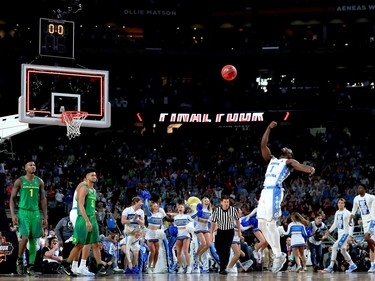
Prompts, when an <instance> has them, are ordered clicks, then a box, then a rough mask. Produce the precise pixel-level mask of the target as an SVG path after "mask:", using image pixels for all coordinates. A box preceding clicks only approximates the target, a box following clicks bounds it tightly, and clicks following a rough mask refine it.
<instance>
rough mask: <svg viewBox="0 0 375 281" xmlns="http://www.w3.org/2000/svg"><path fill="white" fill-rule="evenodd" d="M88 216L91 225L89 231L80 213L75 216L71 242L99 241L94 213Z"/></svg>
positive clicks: (86, 243)
mask: <svg viewBox="0 0 375 281" xmlns="http://www.w3.org/2000/svg"><path fill="white" fill-rule="evenodd" d="M88 218H89V220H90V222H91V225H92V231H91V232H89V231H88V230H87V228H86V222H85V220H84V218H83V217H82V216H81V215H79V216H78V217H77V221H76V224H75V226H74V233H73V244H79V245H88V244H94V243H97V242H99V240H100V239H99V226H98V221H97V220H96V217H95V215H91V216H88Z"/></svg>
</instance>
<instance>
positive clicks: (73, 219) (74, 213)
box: [69, 208, 78, 227]
mask: <svg viewBox="0 0 375 281" xmlns="http://www.w3.org/2000/svg"><path fill="white" fill-rule="evenodd" d="M77 217H78V213H77V208H72V209H71V210H70V212H69V218H70V221H71V222H72V224H73V227H75V225H76V220H77Z"/></svg>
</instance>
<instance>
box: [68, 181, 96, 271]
mask: <svg viewBox="0 0 375 281" xmlns="http://www.w3.org/2000/svg"><path fill="white" fill-rule="evenodd" d="M77 190H78V187H77V188H76V190H75V191H74V195H73V204H72V209H71V210H70V212H69V218H70V221H71V222H72V224H73V228H74V226H75V224H76V221H77V217H78V211H77V209H78V201H77ZM90 249H91V245H90V244H88V245H84V246H83V248H82V251H80V252H78V254H77V256H76V257H75V258H74V260H73V263H72V272H73V273H74V274H80V275H83V276H94V275H95V273H93V272H91V271H89V270H88V269H87V266H86V262H87V259H88V257H89V254H90ZM81 253H82V254H81ZM80 255H81V263H80V265H79V267H78V260H79V256H80Z"/></svg>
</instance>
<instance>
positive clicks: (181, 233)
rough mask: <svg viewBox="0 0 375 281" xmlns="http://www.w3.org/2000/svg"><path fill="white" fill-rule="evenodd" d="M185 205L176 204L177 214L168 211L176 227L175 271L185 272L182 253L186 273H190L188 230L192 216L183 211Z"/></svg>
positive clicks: (189, 236)
mask: <svg viewBox="0 0 375 281" xmlns="http://www.w3.org/2000/svg"><path fill="white" fill-rule="evenodd" d="M185 211H186V207H185V205H184V204H178V206H177V212H178V213H177V214H175V213H168V215H170V216H172V217H173V224H174V225H175V226H176V227H177V230H178V232H177V238H176V252H177V261H178V265H179V269H178V272H177V273H185V270H184V268H183V265H182V253H183V254H184V256H185V261H186V273H187V274H190V273H191V271H192V268H191V265H190V253H189V246H190V241H191V234H190V232H189V225H188V224H189V222H191V223H194V220H193V218H192V217H191V216H190V215H188V214H186V213H185Z"/></svg>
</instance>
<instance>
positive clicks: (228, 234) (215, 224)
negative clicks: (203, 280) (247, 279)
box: [210, 195, 242, 275]
mask: <svg viewBox="0 0 375 281" xmlns="http://www.w3.org/2000/svg"><path fill="white" fill-rule="evenodd" d="M220 205H221V206H220V207H218V208H216V209H215V210H214V211H213V212H212V216H211V228H210V234H211V243H212V242H214V235H213V234H214V231H215V230H216V228H217V234H216V237H215V248H216V252H217V254H218V256H219V259H220V270H219V273H220V274H224V275H226V274H227V271H226V268H227V265H228V262H229V257H230V249H231V246H232V241H233V237H234V223H236V224H237V229H238V237H240V238H241V237H242V234H241V225H240V221H239V218H240V216H239V214H238V211H237V209H236V208H234V207H232V206H229V205H230V197H229V196H228V195H223V196H222V197H221V199H220Z"/></svg>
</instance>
